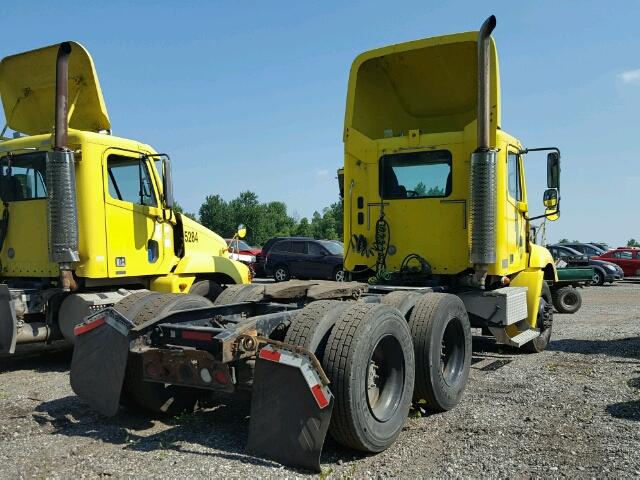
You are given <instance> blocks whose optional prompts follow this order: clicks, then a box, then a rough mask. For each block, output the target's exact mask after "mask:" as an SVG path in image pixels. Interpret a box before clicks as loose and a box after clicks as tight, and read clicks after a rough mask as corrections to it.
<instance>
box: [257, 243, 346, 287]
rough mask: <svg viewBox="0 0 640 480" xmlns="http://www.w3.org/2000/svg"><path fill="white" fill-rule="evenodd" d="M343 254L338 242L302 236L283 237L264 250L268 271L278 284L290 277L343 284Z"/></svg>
mask: <svg viewBox="0 0 640 480" xmlns="http://www.w3.org/2000/svg"><path fill="white" fill-rule="evenodd" d="M267 245H269V242H267V244H265V247H266V246H267ZM343 255H344V248H343V247H342V245H341V244H339V243H337V242H332V241H330V240H314V239H310V238H299V237H298V238H295V237H294V238H281V239H279V240H278V241H276V242H275V243H273V244H272V246H270V248H269V249H268V250H267V251H266V252H265V250H264V249H263V250H262V257H263V261H264V269H265V272H266V273H267V275H268V276H272V277H273V279H274V280H275V281H276V282H283V281H285V280H289V279H290V278H291V277H296V278H327V279H330V280H336V281H338V282H340V281H343V280H344V271H343V269H342V259H343Z"/></svg>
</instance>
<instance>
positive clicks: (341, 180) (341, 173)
mask: <svg viewBox="0 0 640 480" xmlns="http://www.w3.org/2000/svg"><path fill="white" fill-rule="evenodd" d="M338 189H339V190H340V198H344V168H341V169H339V170H338Z"/></svg>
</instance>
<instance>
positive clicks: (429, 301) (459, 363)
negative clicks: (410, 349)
mask: <svg viewBox="0 0 640 480" xmlns="http://www.w3.org/2000/svg"><path fill="white" fill-rule="evenodd" d="M409 328H410V330H411V336H412V337H413V346H414V349H415V358H416V386H415V389H414V392H413V400H414V402H416V403H418V402H419V401H421V400H424V401H426V403H427V407H429V408H430V409H431V410H435V411H438V412H443V411H446V410H451V409H452V408H453V407H455V406H456V405H457V404H458V402H459V401H460V399H461V398H462V394H463V393H464V389H465V387H466V386H467V381H468V379H469V370H470V368H471V354H472V351H471V326H470V324H469V316H468V315H467V311H466V310H465V308H464V304H463V303H462V300H460V298H458V297H456V296H455V295H451V294H447V293H426V294H424V295H423V296H422V297H421V298H420V299H419V300H418V301H417V302H416V305H415V307H414V308H413V311H412V312H411V316H410V317H409Z"/></svg>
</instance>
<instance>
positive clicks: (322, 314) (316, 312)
mask: <svg viewBox="0 0 640 480" xmlns="http://www.w3.org/2000/svg"><path fill="white" fill-rule="evenodd" d="M349 306H351V303H349V302H341V301H340V300H319V301H317V302H312V303H310V304H308V305H307V306H306V307H304V308H303V309H302V310H300V311H299V312H298V313H297V314H296V315H295V317H293V318H292V319H291V325H289V328H288V329H287V333H286V335H285V337H284V343H288V344H290V345H295V346H297V347H302V348H305V349H307V350H309V351H310V352H312V353H313V354H314V355H315V356H316V358H317V359H318V360H319V361H320V362H322V357H323V355H324V350H325V347H326V345H327V341H328V340H329V335H330V334H331V330H332V329H333V326H334V325H335V323H336V321H337V320H338V316H339V315H340V313H341V312H342V311H343V310H344V309H346V308H348V307H349Z"/></svg>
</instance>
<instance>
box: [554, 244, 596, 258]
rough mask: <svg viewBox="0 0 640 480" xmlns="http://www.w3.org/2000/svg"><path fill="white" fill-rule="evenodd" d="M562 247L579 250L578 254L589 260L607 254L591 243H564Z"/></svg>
mask: <svg viewBox="0 0 640 480" xmlns="http://www.w3.org/2000/svg"><path fill="white" fill-rule="evenodd" d="M560 245H562V246H563V247H569V248H573V249H574V250H577V251H578V252H580V253H582V254H583V255H585V256H587V257H589V258H591V257H594V256H598V255H602V254H603V253H604V252H606V250H603V249H602V248H600V247H598V246H596V245H593V244H591V243H562V244H560Z"/></svg>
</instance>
